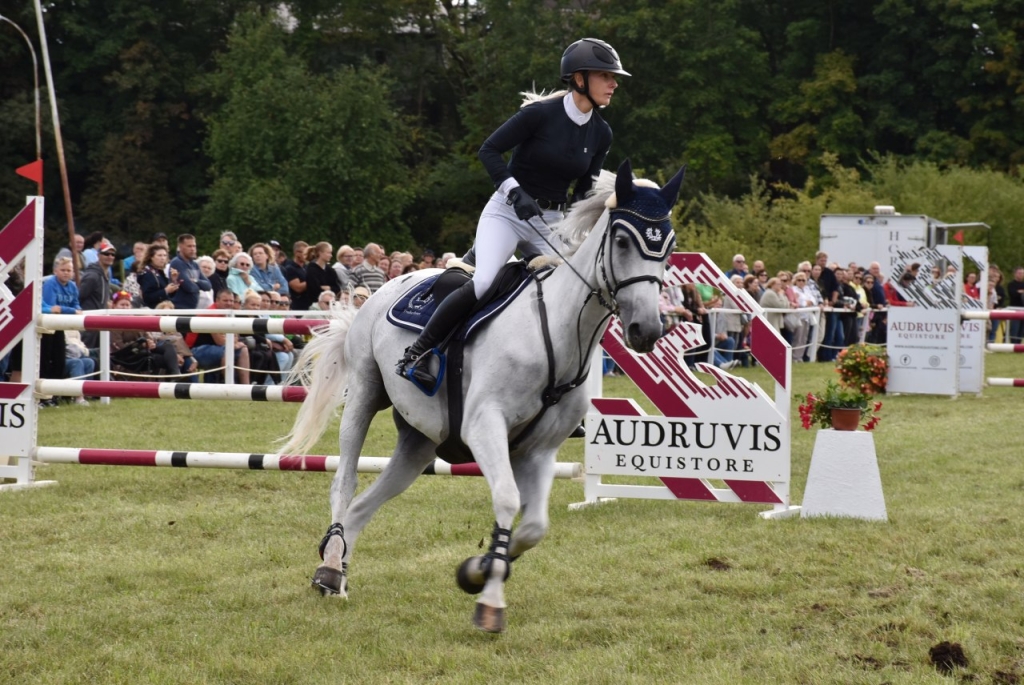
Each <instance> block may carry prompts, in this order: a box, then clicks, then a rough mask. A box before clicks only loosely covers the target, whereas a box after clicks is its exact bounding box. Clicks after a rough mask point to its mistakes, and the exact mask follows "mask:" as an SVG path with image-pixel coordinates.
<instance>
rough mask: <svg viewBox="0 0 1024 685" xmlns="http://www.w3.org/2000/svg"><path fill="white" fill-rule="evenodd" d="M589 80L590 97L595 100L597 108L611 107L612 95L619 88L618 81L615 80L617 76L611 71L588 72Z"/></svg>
mask: <svg viewBox="0 0 1024 685" xmlns="http://www.w3.org/2000/svg"><path fill="white" fill-rule="evenodd" d="M587 78H588V79H589V84H590V97H592V98H594V102H596V103H597V106H598V107H607V106H608V105H610V104H611V102H612V95H613V94H614V93H615V89H616V88H618V87H619V83H618V81H616V80H615V74H613V73H611V72H610V71H591V72H588V74H587Z"/></svg>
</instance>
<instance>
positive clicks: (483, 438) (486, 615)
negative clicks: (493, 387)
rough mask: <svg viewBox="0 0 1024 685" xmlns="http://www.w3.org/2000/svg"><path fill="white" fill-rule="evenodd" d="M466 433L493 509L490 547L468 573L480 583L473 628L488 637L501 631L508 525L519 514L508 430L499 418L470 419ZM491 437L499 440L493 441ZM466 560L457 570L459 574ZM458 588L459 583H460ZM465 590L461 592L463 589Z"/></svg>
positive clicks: (508, 569) (508, 564)
mask: <svg viewBox="0 0 1024 685" xmlns="http://www.w3.org/2000/svg"><path fill="white" fill-rule="evenodd" d="M467 425H469V426H471V428H470V429H468V430H467V431H465V433H464V437H463V439H464V440H465V442H466V445H467V446H468V447H469V448H470V449H471V450H472V451H473V456H474V457H476V461H477V464H478V465H479V466H480V470H481V471H482V472H483V474H484V478H486V479H487V484H488V485H489V486H490V488H491V500H492V503H493V506H494V530H493V531H492V532H491V546H490V549H489V550H488V552H487V554H485V555H484V556H483V557H482V559H481V561H480V563H479V564H475V566H476V568H474V569H472V571H471V573H472V576H473V577H474V580H476V581H482V582H483V592H482V594H481V595H480V598H479V599H478V600H477V604H476V611H475V613H474V615H473V624H474V625H475V626H476V627H477V628H479V629H481V630H484V631H486V632H489V633H500V632H502V631H504V630H505V606H506V605H505V580H506V579H507V578H508V576H509V573H510V572H511V569H512V567H511V560H510V557H509V546H510V543H511V539H512V521H513V519H514V518H515V516H516V513H518V511H519V490H518V488H517V487H516V481H515V477H514V475H513V473H512V467H511V465H510V464H509V458H508V443H507V441H506V440H505V438H504V436H506V435H508V428H507V426H506V425H505V423H504V421H503V420H502V419H501V417H500V416H493V417H484V416H479V417H474V420H473V421H467ZM495 436H502V437H501V438H499V439H495ZM474 561H476V559H469V560H467V561H466V562H465V563H464V564H463V567H460V574H462V573H463V572H464V567H466V565H467V564H471V565H473V564H472V562H474ZM460 585H462V580H461V579H460ZM464 589H465V588H464Z"/></svg>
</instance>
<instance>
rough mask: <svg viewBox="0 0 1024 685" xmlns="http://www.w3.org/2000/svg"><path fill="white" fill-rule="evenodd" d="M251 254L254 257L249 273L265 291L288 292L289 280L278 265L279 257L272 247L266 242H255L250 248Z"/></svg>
mask: <svg viewBox="0 0 1024 685" xmlns="http://www.w3.org/2000/svg"><path fill="white" fill-rule="evenodd" d="M249 256H250V257H252V268H251V269H250V270H249V273H250V274H251V275H252V277H253V278H255V279H256V282H257V283H259V284H260V287H261V288H263V291H264V292H268V293H271V292H274V293H279V292H285V293H286V292H288V281H286V280H285V278H284V274H283V273H281V269H280V267H278V266H277V258H276V255H275V254H274V250H273V249H272V248H271V247H269V246H268V245H267V244H266V243H253V245H252V247H250V248H249Z"/></svg>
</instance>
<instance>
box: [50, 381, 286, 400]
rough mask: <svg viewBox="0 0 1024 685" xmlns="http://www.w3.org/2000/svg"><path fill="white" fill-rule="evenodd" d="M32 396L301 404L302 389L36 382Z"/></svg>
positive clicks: (133, 383)
mask: <svg viewBox="0 0 1024 685" xmlns="http://www.w3.org/2000/svg"><path fill="white" fill-rule="evenodd" d="M36 392H38V393H40V394H41V395H58V396H60V397H132V398H137V399H152V400H238V401H246V402H301V401H302V400H304V399H306V389H305V388H303V387H299V386H294V385H241V384H240V383H234V384H231V383H228V384H220V383H146V382H143V381H73V380H72V381H65V380H50V379H42V380H38V381H36Z"/></svg>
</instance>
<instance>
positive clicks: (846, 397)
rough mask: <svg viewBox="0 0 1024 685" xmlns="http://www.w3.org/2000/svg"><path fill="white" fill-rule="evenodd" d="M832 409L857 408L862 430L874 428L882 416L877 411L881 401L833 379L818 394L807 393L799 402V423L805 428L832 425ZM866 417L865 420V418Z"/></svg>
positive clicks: (828, 426)
mask: <svg viewBox="0 0 1024 685" xmlns="http://www.w3.org/2000/svg"><path fill="white" fill-rule="evenodd" d="M833 409H858V410H860V420H861V421H862V422H863V424H862V427H863V428H864V430H869V431H870V430H874V429H875V426H877V425H878V422H879V421H881V420H882V417H881V416H879V415H878V413H879V412H880V411H881V410H882V403H881V402H878V401H872V398H871V395H869V394H867V393H864V392H862V391H861V390H860V389H858V388H844V387H842V386H839V385H837V384H836V383H835V382H833V381H829V382H828V385H826V386H825V391H824V392H823V393H821V394H820V395H815V394H814V393H810V392H809V393H807V397H806V398H804V401H803V402H801V403H800V406H799V407H798V410H799V412H800V424H801V425H802V426H803V427H804V429H806V430H810V429H811V427H812V426H815V425H817V426H819V427H821V428H831V427H832V410H833ZM865 419H866V420H865Z"/></svg>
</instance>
